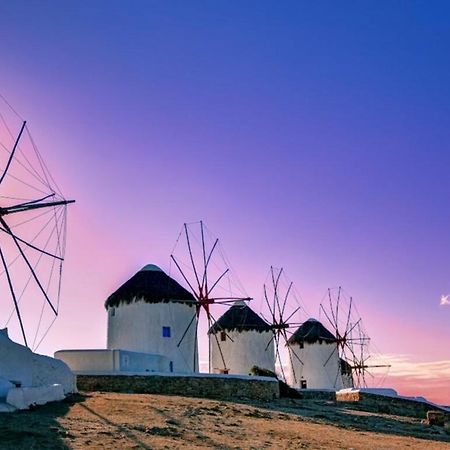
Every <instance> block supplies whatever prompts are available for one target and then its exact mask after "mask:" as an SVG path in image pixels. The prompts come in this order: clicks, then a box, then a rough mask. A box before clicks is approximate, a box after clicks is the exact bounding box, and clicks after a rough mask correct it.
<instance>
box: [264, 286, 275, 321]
mask: <svg viewBox="0 0 450 450" xmlns="http://www.w3.org/2000/svg"><path fill="white" fill-rule="evenodd" d="M264 300H265V301H266V303H267V307H268V308H269V311H270V314H271V316H272V320H273V323H275V314H274V311H273V310H272V308H271V307H270V302H269V298H268V297H267V289H266V285H264Z"/></svg>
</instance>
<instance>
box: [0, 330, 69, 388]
mask: <svg viewBox="0 0 450 450" xmlns="http://www.w3.org/2000/svg"><path fill="white" fill-rule="evenodd" d="M0 378H3V379H6V380H8V381H11V382H13V383H14V384H16V385H17V386H19V387H38V386H49V385H53V384H60V385H61V386H62V388H63V391H64V393H65V394H69V393H73V392H77V389H76V378H75V375H74V374H73V373H72V371H71V370H70V369H69V367H68V366H67V364H65V363H64V362H63V361H60V360H57V359H54V358H50V357H49V356H43V355H38V354H37V353H33V352H32V351H31V350H30V349H29V348H27V347H25V346H23V345H20V344H17V343H16V342H13V341H12V340H11V339H9V337H8V332H7V330H6V329H4V330H0Z"/></svg>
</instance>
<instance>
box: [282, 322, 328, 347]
mask: <svg viewBox="0 0 450 450" xmlns="http://www.w3.org/2000/svg"><path fill="white" fill-rule="evenodd" d="M319 341H324V342H327V343H331V342H336V337H335V336H334V335H333V334H332V333H331V332H330V331H328V330H327V329H326V328H325V327H324V326H323V325H322V324H321V323H320V322H319V321H318V320H316V319H308V320H307V321H306V322H304V323H303V324H302V325H301V326H300V327H299V328H298V329H297V331H296V332H295V333H294V334H293V335H292V336H291V337H290V338H289V340H288V344H300V343H303V342H307V343H308V344H313V343H315V342H319Z"/></svg>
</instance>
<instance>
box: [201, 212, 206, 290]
mask: <svg viewBox="0 0 450 450" xmlns="http://www.w3.org/2000/svg"><path fill="white" fill-rule="evenodd" d="M200 229H201V235H202V255H203V277H202V285H201V290H202V291H203V289H204V290H205V292H208V271H207V265H206V249H205V235H204V232H203V221H202V220H200Z"/></svg>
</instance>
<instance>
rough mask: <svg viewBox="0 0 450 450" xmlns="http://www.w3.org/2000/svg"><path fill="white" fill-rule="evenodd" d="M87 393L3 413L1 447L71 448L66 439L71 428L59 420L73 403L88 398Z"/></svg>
mask: <svg viewBox="0 0 450 450" xmlns="http://www.w3.org/2000/svg"><path fill="white" fill-rule="evenodd" d="M85 398H86V397H85V396H84V395H79V394H75V395H71V396H70V397H68V398H66V399H65V400H63V401H60V402H54V403H48V404H47V405H43V406H39V407H36V408H33V409H32V410H29V411H17V412H14V413H2V414H0V436H1V437H0V448H1V449H2V450H3V449H5V450H10V449H11V450H21V449H27V450H29V449H44V448H51V449H58V450H59V449H61V450H62V449H64V450H65V449H69V447H68V446H67V445H66V444H65V443H64V439H67V438H70V432H69V431H68V430H66V429H65V428H64V427H62V426H61V424H60V423H59V422H58V418H60V417H63V416H64V415H65V414H67V412H68V411H69V409H70V408H71V406H72V405H74V404H75V403H81V402H83V401H84V400H85Z"/></svg>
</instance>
